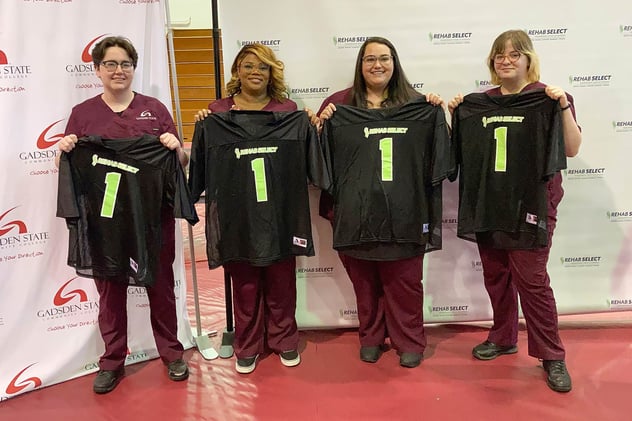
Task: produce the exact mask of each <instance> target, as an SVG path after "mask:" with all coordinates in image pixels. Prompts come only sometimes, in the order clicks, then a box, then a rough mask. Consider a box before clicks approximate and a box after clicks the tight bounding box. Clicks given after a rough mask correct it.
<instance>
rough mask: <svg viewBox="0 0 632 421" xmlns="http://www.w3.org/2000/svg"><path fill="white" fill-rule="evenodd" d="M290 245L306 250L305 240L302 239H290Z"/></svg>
mask: <svg viewBox="0 0 632 421" xmlns="http://www.w3.org/2000/svg"><path fill="white" fill-rule="evenodd" d="M292 244H294V245H295V246H299V247H303V248H306V247H307V240H306V239H304V238H299V237H292Z"/></svg>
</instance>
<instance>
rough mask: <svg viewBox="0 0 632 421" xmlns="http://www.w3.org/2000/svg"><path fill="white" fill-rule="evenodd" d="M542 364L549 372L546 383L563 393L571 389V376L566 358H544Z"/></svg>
mask: <svg viewBox="0 0 632 421" xmlns="http://www.w3.org/2000/svg"><path fill="white" fill-rule="evenodd" d="M542 366H543V367H544V370H545V371H546V373H547V376H546V384H548V385H549V387H550V388H551V389H553V390H555V391H556V392H562V393H566V392H570V391H571V389H572V385H571V376H570V375H569V374H568V370H567V369H566V363H565V362H564V360H544V361H542Z"/></svg>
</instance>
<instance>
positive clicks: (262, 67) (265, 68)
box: [239, 63, 270, 73]
mask: <svg viewBox="0 0 632 421" xmlns="http://www.w3.org/2000/svg"><path fill="white" fill-rule="evenodd" d="M239 67H241V68H242V69H243V71H244V72H246V73H252V72H254V71H255V69H257V70H259V72H260V73H267V72H269V71H270V66H269V65H268V64H264V63H261V64H259V65H257V66H255V65H254V64H251V63H245V64H241V65H240V66H239Z"/></svg>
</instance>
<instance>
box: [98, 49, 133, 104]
mask: <svg viewBox="0 0 632 421" xmlns="http://www.w3.org/2000/svg"><path fill="white" fill-rule="evenodd" d="M105 61H115V62H118V63H123V62H132V59H131V58H130V57H129V55H128V54H127V51H125V50H124V49H123V48H121V47H116V46H114V47H109V48H108V49H106V50H105V54H104V56H103V60H102V62H105ZM96 74H97V77H98V78H99V79H101V82H103V90H104V91H106V92H109V93H112V94H119V93H121V92H125V91H128V90H131V89H132V88H131V87H132V81H133V80H134V67H133V66H132V67H131V68H130V69H126V70H123V69H122V68H121V66H117V67H116V69H115V70H114V71H108V70H107V69H106V68H105V66H104V65H102V64H99V65H98V66H97V68H96Z"/></svg>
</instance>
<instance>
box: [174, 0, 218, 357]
mask: <svg viewBox="0 0 632 421" xmlns="http://www.w3.org/2000/svg"><path fill="white" fill-rule="evenodd" d="M164 3H165V13H166V15H167V16H166V22H167V44H168V46H169V60H170V62H171V83H172V84H173V96H174V100H175V104H176V117H177V119H176V121H177V126H178V135H179V136H180V139H182V138H183V130H182V108H181V107H180V94H179V92H178V77H177V70H176V54H175V50H174V47H173V28H172V27H171V14H170V13H169V0H165V2H164ZM187 228H188V235H189V252H190V254H191V277H192V278H193V301H194V303H195V327H196V333H197V334H196V335H195V337H194V338H195V344H196V345H197V349H198V351H200V353H201V354H202V356H203V357H204V358H205V359H207V360H213V359H215V358H217V357H218V353H217V351H215V349H214V348H213V346H212V344H211V341H210V338H209V335H211V334H212V332H211V333H208V334H203V333H202V322H201V318H200V298H199V294H198V284H197V270H196V267H195V264H196V262H195V246H194V243H193V228H192V227H191V224H187Z"/></svg>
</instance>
